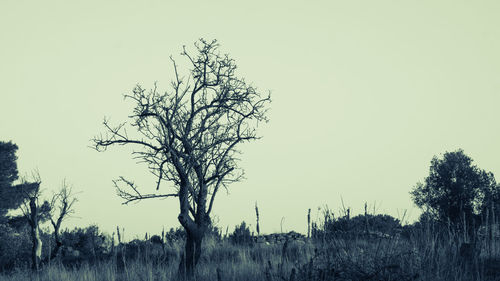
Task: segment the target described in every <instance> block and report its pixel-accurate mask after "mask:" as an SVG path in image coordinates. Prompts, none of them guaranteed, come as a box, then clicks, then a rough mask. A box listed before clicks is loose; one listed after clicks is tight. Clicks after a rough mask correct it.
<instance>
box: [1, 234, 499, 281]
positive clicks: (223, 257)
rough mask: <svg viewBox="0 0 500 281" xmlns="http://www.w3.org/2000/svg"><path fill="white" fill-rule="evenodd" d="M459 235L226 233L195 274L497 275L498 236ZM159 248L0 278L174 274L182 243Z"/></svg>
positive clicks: (273, 280)
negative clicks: (232, 236)
mask: <svg viewBox="0 0 500 281" xmlns="http://www.w3.org/2000/svg"><path fill="white" fill-rule="evenodd" d="M463 242H464V241H463V240H461V238H460V235H455V234H453V233H446V232H444V231H442V230H435V229H431V228H429V227H428V228H421V229H414V230H413V231H412V232H410V233H407V234H406V235H400V236H391V237H389V238H383V237H379V238H373V237H371V238H370V237H366V236H363V235H352V234H350V235H346V234H342V235H336V234H330V235H329V236H328V237H325V239H321V240H320V241H313V240H312V239H311V240H308V241H307V242H306V243H304V242H296V241H289V242H286V243H277V244H270V245H267V244H266V243H259V244H254V245H234V244H232V243H230V242H229V241H228V240H222V241H220V240H216V239H207V241H205V243H204V252H203V256H202V258H201V260H200V264H199V266H198V267H197V272H196V274H195V279H196V280H200V281H203V280H218V281H223V280H241V281H245V280H248V281H250V280H252V281H253V280H259V281H261V280H264V281H277V280H285V281H286V280H293V281H300V280H402V281H404V280H450V281H451V280H453V281H461V280H478V281H483V280H484V281H489V280H500V251H499V249H500V245H498V244H499V241H497V239H496V238H494V237H483V238H481V239H479V240H478V241H477V244H475V245H474V249H475V250H474V252H473V253H472V254H471V253H466V252H464V251H463V249H462V250H461V248H463V245H464V243H463ZM164 250H165V251H166V252H168V253H169V254H168V255H167V256H164V258H161V259H160V258H158V257H157V256H155V255H150V254H148V252H147V251H142V252H141V256H139V257H136V258H133V259H128V260H126V261H125V262H124V263H125V264H124V266H119V263H117V262H116V259H109V260H106V261H100V262H97V263H96V264H93V265H89V264H83V265H79V266H74V267H65V266H62V265H61V264H51V265H50V266H46V267H44V268H43V269H42V270H41V271H40V272H39V273H36V274H35V273H31V272H30V271H29V270H18V271H14V272H11V273H9V274H3V275H0V280H6V281H24V280H37V281H38V280H40V281H45V280H47V281H48V280H68V281H77V280H78V281H80V280H81V281H97V280H110V281H115V280H116V281H129V280H130V281H132V280H134V281H136V280H145V281H146V280H147V281H153V280H154V281H157V280H158V281H159V280H178V276H177V269H178V262H179V257H180V251H181V250H182V245H180V244H173V245H169V244H166V245H165V246H164ZM151 251H152V250H151ZM153 252H154V251H153ZM165 257H167V258H165Z"/></svg>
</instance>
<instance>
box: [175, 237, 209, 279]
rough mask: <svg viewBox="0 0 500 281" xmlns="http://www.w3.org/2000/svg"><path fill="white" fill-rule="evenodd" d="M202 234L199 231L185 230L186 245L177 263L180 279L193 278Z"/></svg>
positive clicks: (198, 257)
mask: <svg viewBox="0 0 500 281" xmlns="http://www.w3.org/2000/svg"><path fill="white" fill-rule="evenodd" d="M203 236H204V233H202V232H201V231H196V230H195V231H194V232H192V231H189V230H186V245H185V247H184V253H183V254H182V256H181V261H180V263H179V274H180V276H181V277H184V278H186V279H191V278H192V277H193V276H194V272H195V268H196V265H197V264H198V262H199V260H200V256H201V244H202V241H203Z"/></svg>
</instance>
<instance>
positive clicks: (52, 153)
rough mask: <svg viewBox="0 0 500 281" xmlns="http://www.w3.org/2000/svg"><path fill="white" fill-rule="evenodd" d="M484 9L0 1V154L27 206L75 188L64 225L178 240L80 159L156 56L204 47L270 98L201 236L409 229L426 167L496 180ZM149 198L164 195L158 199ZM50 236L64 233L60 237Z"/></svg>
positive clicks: (88, 160) (495, 40) (159, 218)
mask: <svg viewBox="0 0 500 281" xmlns="http://www.w3.org/2000/svg"><path fill="white" fill-rule="evenodd" d="M499 3H500V2H498V1H456V0H453V1H435V0H432V1H334V0H329V1H281V2H279V1H51V0H47V1H21V0H15V1H14V0H3V1H1V2H0V42H1V44H0V84H1V92H0V97H1V99H0V140H2V141H9V140H12V141H13V142H15V143H16V144H17V145H18V146H19V151H18V157H19V160H18V166H19V170H20V171H21V173H30V172H31V171H33V170H34V169H38V170H39V172H40V174H41V177H42V185H43V188H44V190H45V195H46V196H49V195H50V194H51V192H53V191H54V190H56V189H58V188H59V187H60V184H61V182H62V180H63V179H64V178H66V180H67V181H68V182H70V183H72V184H73V186H74V188H75V189H77V190H79V191H81V193H80V194H79V195H78V199H79V202H78V204H77V205H76V215H75V218H72V219H71V220H68V221H67V223H66V224H65V226H67V227H73V226H74V225H81V226H86V225H89V224H91V223H97V224H98V225H99V226H100V227H101V229H103V230H105V231H107V232H109V233H111V232H112V231H113V230H114V229H115V228H116V226H117V225H119V226H120V227H124V228H125V236H128V237H129V238H131V236H135V235H138V236H139V237H143V235H144V232H146V231H147V232H150V233H151V232H153V233H158V232H160V231H161V229H162V227H165V228H166V229H168V228H170V227H172V226H174V227H175V226H178V225H179V223H178V222H177V214H178V208H179V207H178V200H176V199H167V200H156V201H152V200H149V201H144V202H141V203H138V204H131V205H127V206H123V205H121V199H120V198H118V197H117V196H116V194H115V191H114V189H113V185H112V182H111V180H112V179H115V178H117V177H118V176H120V175H124V176H127V177H128V178H131V179H133V180H135V182H136V183H137V184H139V186H140V187H141V190H143V191H144V192H150V191H153V190H154V179H153V178H152V177H151V175H150V173H149V172H148V170H147V169H146V168H145V167H144V166H143V165H137V164H135V162H134V160H132V159H131V156H130V154H129V153H130V150H128V149H124V148H123V147H116V148H113V149H111V150H109V151H107V152H105V153H98V152H96V151H94V150H92V149H91V148H89V146H90V145H91V142H90V140H91V138H92V137H94V136H95V135H96V134H98V133H100V132H104V129H103V126H102V120H103V117H104V116H107V117H110V118H111V121H112V122H120V121H123V120H124V118H125V117H126V116H127V114H129V113H130V106H131V104H129V103H127V102H125V101H124V100H123V97H122V95H123V94H125V93H129V92H130V91H131V90H132V88H133V87H134V85H135V84H136V83H140V84H142V85H143V86H144V87H147V88H149V87H151V86H152V85H153V83H154V82H155V81H158V85H159V87H160V89H167V88H168V86H169V81H170V79H172V69H171V64H170V60H169V56H170V55H173V56H174V58H178V59H180V58H179V55H178V54H179V53H180V51H181V49H182V46H183V45H188V46H189V45H191V44H192V43H193V42H195V41H196V40H197V39H198V38H200V37H203V38H206V39H218V40H219V42H220V44H221V50H222V52H224V53H229V54H230V55H231V56H232V57H233V58H234V59H235V60H236V63H237V65H238V67H239V73H240V75H241V76H243V77H245V78H246V80H247V81H249V82H252V83H253V84H254V85H255V86H257V87H258V88H259V89H260V90H262V91H263V92H265V91H267V90H270V91H271V92H272V99H273V103H272V104H271V111H270V114H269V117H270V120H271V121H270V122H269V123H268V124H265V125H264V126H262V127H260V128H259V132H260V134H261V135H262V136H263V139H262V140H260V141H258V142H255V143H251V144H248V145H244V146H243V147H241V150H242V151H243V155H242V157H241V158H242V160H241V162H240V165H241V166H242V167H243V168H244V169H245V170H246V178H247V179H246V180H245V181H243V182H241V183H237V184H233V185H232V186H231V187H230V189H229V195H227V194H224V193H220V194H219V195H218V197H217V199H216V208H215V210H214V212H215V214H216V215H217V217H218V220H216V221H218V224H219V225H220V226H221V227H223V228H225V227H226V226H229V227H230V230H232V229H233V228H234V226H235V225H236V224H239V223H240V222H241V221H242V220H245V221H247V223H250V224H251V225H252V227H253V226H254V225H255V211H254V204H255V202H258V205H259V208H260V215H261V229H262V231H263V232H267V233H269V232H273V231H280V222H281V220H282V218H283V217H284V220H283V230H287V231H289V230H296V231H299V232H305V231H306V215H307V209H308V208H312V210H313V212H312V214H313V218H316V217H317V213H318V212H317V208H318V207H320V206H324V205H326V204H327V205H328V206H329V207H330V208H332V209H333V210H334V211H338V210H339V209H340V208H341V197H342V198H343V201H344V203H345V205H346V206H350V207H352V209H353V213H359V212H361V211H362V210H363V204H364V202H365V201H367V202H368V204H369V206H370V208H371V209H373V207H374V205H376V210H377V212H378V213H387V214H391V215H393V216H396V217H398V216H401V214H402V213H403V212H404V210H408V213H409V218H410V219H411V220H413V219H416V218H417V217H418V214H419V211H418V209H417V208H416V207H415V206H413V204H412V202H411V199H410V196H409V194H408V192H409V191H410V190H411V188H412V187H413V186H414V185H415V183H416V182H417V181H421V180H423V179H424V178H425V176H426V175H427V174H428V169H429V164H430V160H431V158H432V157H433V156H434V155H438V154H440V153H443V152H445V151H452V150H455V149H457V148H463V149H464V150H465V153H466V154H468V155H469V156H471V157H472V158H473V159H474V160H475V163H476V164H477V165H478V166H479V167H480V168H482V169H485V170H488V171H491V172H493V173H495V174H496V175H500V160H499V159H500V145H499V144H500V130H499V129H500V128H499V126H500V125H499V124H500V123H499V121H500V110H499V105H500V79H499V76H500V75H499V74H500V52H499V50H500V29H499V27H500V17H499V16H498V15H499V14H500V4H499ZM163 188H168V186H166V185H165V186H164V187H163ZM63 227H64V226H63Z"/></svg>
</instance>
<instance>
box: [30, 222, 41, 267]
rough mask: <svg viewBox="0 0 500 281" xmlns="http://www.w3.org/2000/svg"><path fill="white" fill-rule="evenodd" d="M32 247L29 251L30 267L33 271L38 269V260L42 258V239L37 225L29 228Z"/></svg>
mask: <svg viewBox="0 0 500 281" xmlns="http://www.w3.org/2000/svg"><path fill="white" fill-rule="evenodd" d="M31 236H32V242H33V248H32V251H31V261H32V263H33V264H32V268H33V270H35V271H38V270H39V269H40V260H41V258H42V239H40V228H39V227H38V225H37V226H36V227H35V228H33V229H32V230H31Z"/></svg>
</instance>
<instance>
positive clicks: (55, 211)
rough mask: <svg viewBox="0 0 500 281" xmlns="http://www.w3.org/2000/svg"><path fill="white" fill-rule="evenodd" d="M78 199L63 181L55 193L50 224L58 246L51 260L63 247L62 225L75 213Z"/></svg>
mask: <svg viewBox="0 0 500 281" xmlns="http://www.w3.org/2000/svg"><path fill="white" fill-rule="evenodd" d="M76 201H77V199H76V198H75V197H74V193H73V190H72V188H71V187H70V186H69V185H68V184H67V183H66V181H63V183H62V186H61V189H60V190H59V192H58V193H55V194H54V195H53V196H52V199H51V200H50V210H51V212H50V217H49V219H50V223H51V224H52V227H53V228H54V240H55V243H56V245H55V246H54V249H53V250H52V253H51V254H50V259H54V258H56V257H57V254H58V252H59V249H60V248H61V246H62V241H61V237H60V236H59V230H60V229H61V224H62V222H63V221H64V219H66V218H68V217H69V216H70V215H71V214H72V213H74V210H73V205H74V204H75V202H76Z"/></svg>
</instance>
